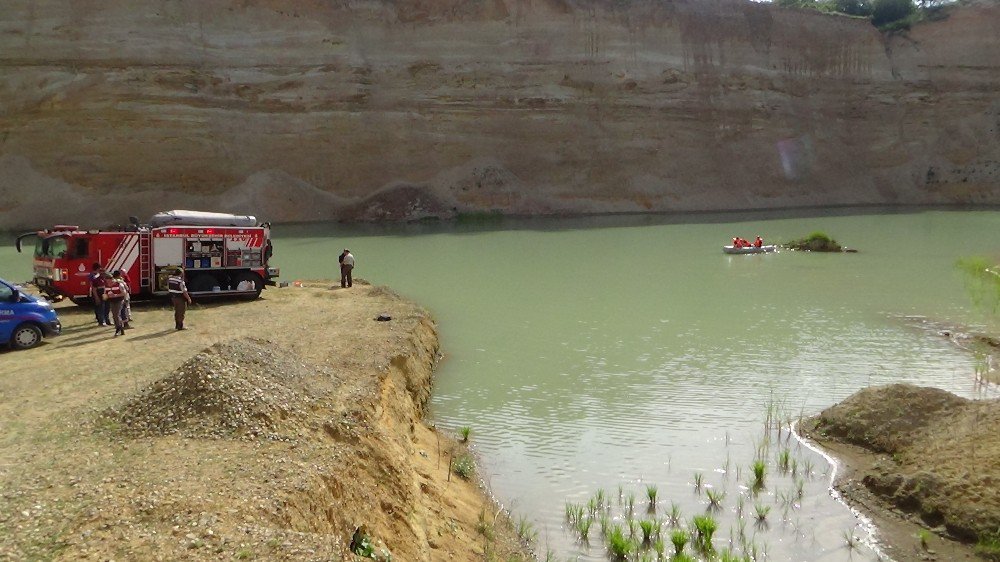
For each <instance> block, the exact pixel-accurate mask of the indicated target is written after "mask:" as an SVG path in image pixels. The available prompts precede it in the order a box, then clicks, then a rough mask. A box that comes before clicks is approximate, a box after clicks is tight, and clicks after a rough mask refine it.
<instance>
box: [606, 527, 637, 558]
mask: <svg viewBox="0 0 1000 562" xmlns="http://www.w3.org/2000/svg"><path fill="white" fill-rule="evenodd" d="M607 540H608V554H609V555H610V556H611V559H612V560H616V561H623V560H626V559H627V558H628V555H629V554H631V553H632V551H633V550H634V548H633V547H634V546H635V545H633V544H632V541H631V540H630V539H629V538H628V537H626V536H625V533H624V531H622V528H621V526H619V525H615V526H614V527H612V528H611V530H610V531H609V532H608V537H607Z"/></svg>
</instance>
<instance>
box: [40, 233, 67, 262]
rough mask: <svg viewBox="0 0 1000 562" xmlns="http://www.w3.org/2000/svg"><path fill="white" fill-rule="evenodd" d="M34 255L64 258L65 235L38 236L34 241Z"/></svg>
mask: <svg viewBox="0 0 1000 562" xmlns="http://www.w3.org/2000/svg"><path fill="white" fill-rule="evenodd" d="M35 257H39V258H64V257H66V237H65V236H50V237H48V238H39V239H38V241H37V242H35Z"/></svg>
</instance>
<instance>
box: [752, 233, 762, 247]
mask: <svg viewBox="0 0 1000 562" xmlns="http://www.w3.org/2000/svg"><path fill="white" fill-rule="evenodd" d="M763 245H764V240H762V239H761V237H760V236H758V237H757V239H756V240H754V241H753V247H754V248H760V247H761V246H763Z"/></svg>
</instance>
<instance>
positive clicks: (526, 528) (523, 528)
mask: <svg viewBox="0 0 1000 562" xmlns="http://www.w3.org/2000/svg"><path fill="white" fill-rule="evenodd" d="M515 530H516V532H517V538H519V539H521V542H523V543H524V544H531V543H533V542H535V539H537V538H538V531H536V530H535V526H534V525H533V524H532V523H531V521H530V520H529V519H528V518H527V517H525V516H523V515H522V516H520V517H519V518H518V519H517V527H515Z"/></svg>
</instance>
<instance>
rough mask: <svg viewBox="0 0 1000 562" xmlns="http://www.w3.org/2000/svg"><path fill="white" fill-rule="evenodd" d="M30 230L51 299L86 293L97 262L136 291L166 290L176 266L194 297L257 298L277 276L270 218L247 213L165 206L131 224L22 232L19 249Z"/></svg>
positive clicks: (39, 278)
mask: <svg viewBox="0 0 1000 562" xmlns="http://www.w3.org/2000/svg"><path fill="white" fill-rule="evenodd" d="M30 236H35V237H37V241H36V243H35V255H34V282H35V284H36V285H37V286H38V289H39V290H40V291H41V292H42V293H43V294H44V295H46V296H47V297H49V298H51V299H59V298H63V297H66V298H69V299H72V300H73V301H74V302H82V301H87V300H89V298H90V277H89V276H90V274H91V272H92V271H93V267H94V264H97V265H99V266H100V267H102V268H104V269H105V270H107V271H108V272H114V271H117V270H121V271H122V273H123V274H124V276H125V279H126V280H127V282H128V284H129V287H130V289H131V292H132V294H133V295H139V296H141V295H167V294H168V292H167V277H168V276H169V275H170V274H171V273H172V272H173V271H174V270H175V269H177V268H178V267H180V268H183V270H184V276H185V278H186V280H187V285H188V291H189V292H190V293H191V295H192V296H223V295H231V296H239V297H243V298H247V299H255V298H257V297H259V296H260V293H261V291H262V290H263V289H264V286H265V285H274V284H275V283H274V281H273V279H274V278H276V277H278V275H279V271H278V269H277V268H274V267H270V266H269V264H268V261H269V259H270V257H271V252H272V244H271V227H270V224H268V223H263V224H258V223H257V220H256V218H255V217H253V216H249V215H230V214H225V213H206V212H200V211H167V212H163V213H157V214H156V215H154V216H153V218H152V219H151V220H150V222H149V224H145V225H142V224H139V221H138V220H137V219H135V218H132V219H131V224H130V225H129V226H127V227H113V228H109V229H106V230H83V229H81V228H80V227H78V226H75V225H56V226H54V227H52V228H50V229H46V230H40V231H37V232H28V233H25V234H22V235H20V236H18V238H17V243H16V247H17V250H18V251H21V240H22V239H23V238H27V237H30Z"/></svg>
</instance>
